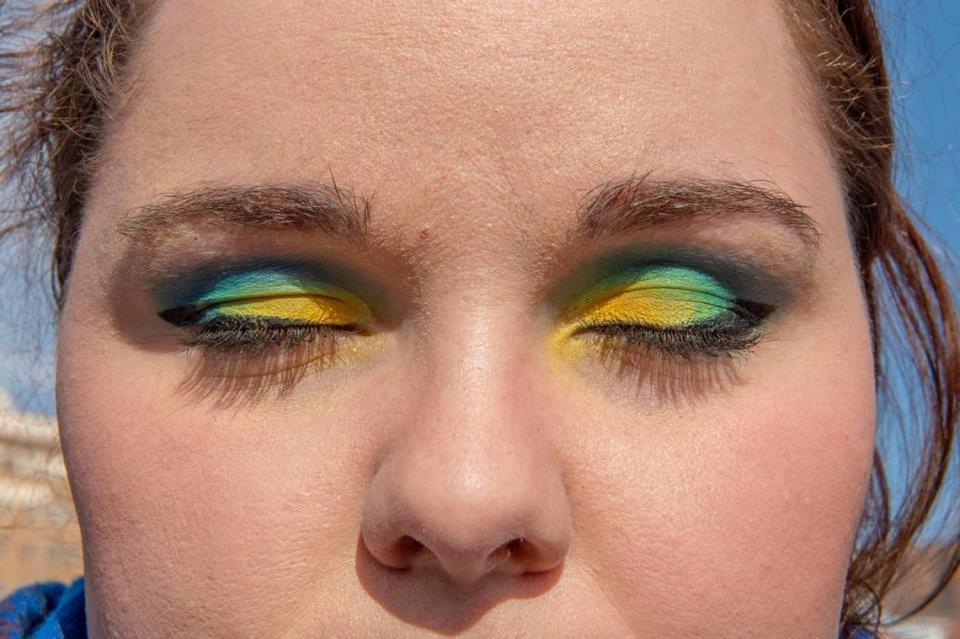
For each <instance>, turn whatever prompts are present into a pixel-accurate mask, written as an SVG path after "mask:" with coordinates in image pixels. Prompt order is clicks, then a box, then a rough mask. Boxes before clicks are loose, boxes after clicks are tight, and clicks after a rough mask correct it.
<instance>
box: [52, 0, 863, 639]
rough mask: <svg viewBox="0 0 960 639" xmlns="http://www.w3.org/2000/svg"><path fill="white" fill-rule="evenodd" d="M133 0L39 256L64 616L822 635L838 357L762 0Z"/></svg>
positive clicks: (239, 627)
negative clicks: (707, 1)
mask: <svg viewBox="0 0 960 639" xmlns="http://www.w3.org/2000/svg"><path fill="white" fill-rule="evenodd" d="M703 7H704V5H703V4H702V3H700V2H696V1H694V0H690V1H683V2H670V3H661V2H639V1H638V2H632V3H627V4H624V3H619V2H610V3H606V4H604V5H603V6H601V5H600V4H597V3H587V4H584V3H579V2H576V3H567V4H566V5H565V6H563V7H560V6H557V5H551V8H550V10H546V9H544V8H543V7H542V6H541V5H539V4H535V3H534V4H531V3H514V4H510V5H509V6H497V7H492V6H489V7H488V6H485V5H483V4H482V3H481V4H477V3H460V4H448V3H416V2H405V3H397V4H394V3H376V7H375V8H369V9H368V8H363V7H362V6H358V5H357V3H354V2H344V3H335V2H323V3H316V2H282V3H278V2H273V1H270V0H262V1H261V0H257V1H253V0H248V1H245V2H226V1H223V2H201V3H189V2H173V1H169V2H163V3H161V4H160V6H159V7H158V8H157V10H156V13H155V15H154V16H153V17H152V19H151V20H150V22H149V24H148V27H147V29H146V30H145V31H144V32H143V33H142V34H140V35H139V36H138V38H139V39H138V41H137V48H136V51H135V54H134V56H133V59H132V62H131V65H130V66H129V68H128V75H129V78H130V86H129V88H128V90H127V91H126V92H125V94H124V98H123V99H122V100H121V101H120V103H119V104H118V105H117V108H116V110H115V113H114V117H113V118H112V119H111V120H110V122H109V127H108V128H109V133H108V136H107V137H106V143H105V146H104V148H103V152H102V154H101V156H100V158H99V165H98V170H97V172H96V175H95V180H94V185H93V189H92V192H91V194H90V196H89V199H88V206H87V210H86V219H85V223H84V226H83V230H82V233H81V236H80V238H79V242H78V245H77V252H76V261H75V266H74V270H73V273H72V275H71V278H70V281H69V290H68V294H67V300H66V306H65V308H64V312H63V318H62V324H61V330H60V342H59V380H58V397H59V410H60V413H59V416H60V423H61V429H62V437H63V444H64V448H65V453H66V458H67V463H68V467H69V471H70V477H71V480H72V485H73V489H74V497H75V499H76V502H77V506H78V511H79V515H80V523H81V526H82V530H83V533H84V556H85V560H86V574H87V598H88V599H87V601H88V603H87V605H88V613H89V616H90V624H91V631H92V633H93V636H94V637H114V636H115V637H161V636H171V637H183V636H191V637H320V636H323V637H360V636H364V637H373V636H384V637H400V636H427V635H431V634H433V633H439V634H442V635H453V634H460V633H462V634H463V635H466V636H483V637H504V636H511V637H513V636H516V637H625V636H636V637H772V636H777V637H802V638H809V637H830V636H831V634H834V635H835V633H836V630H837V623H838V617H839V607H840V602H841V596H842V591H843V586H844V577H845V572H846V568H847V562H848V559H849V557H850V553H851V549H852V545H853V543H854V536H855V531H856V528H857V523H858V518H859V516H860V512H861V507H862V503H863V500H864V493H865V488H866V484H867V478H868V474H869V468H870V462H871V455H872V441H873V425H874V395H873V373H872V358H871V350H870V339H869V328H868V321H867V316H866V312H865V304H864V300H863V297H862V293H861V290H860V288H859V285H858V277H857V268H856V266H855V263H854V258H853V255H852V251H851V248H850V244H849V239H848V232H847V229H846V226H845V222H844V204H843V194H842V192H841V188H840V186H839V183H838V178H837V174H836V171H835V168H834V166H833V165H832V161H831V155H830V152H829V149H828V147H827V145H826V143H825V141H824V137H823V136H822V134H821V132H820V129H819V128H818V125H817V118H818V117H819V115H818V114H817V113H816V112H815V108H816V107H815V105H816V104H817V102H816V98H815V95H814V93H813V92H812V91H811V90H810V89H809V87H808V85H807V80H806V79H805V76H804V75H803V71H802V69H803V64H802V56H803V55H807V54H805V53H798V52H797V51H796V50H794V49H793V48H792V43H791V39H790V36H789V32H788V27H787V25H786V23H785V20H784V18H783V16H782V15H781V14H780V12H779V10H778V8H777V4H776V3H774V2H765V3H760V2H754V1H752V0H729V1H724V2H722V3H717V4H711V7H710V9H709V10H704V8H703Z"/></svg>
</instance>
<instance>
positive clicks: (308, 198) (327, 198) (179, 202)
mask: <svg viewBox="0 0 960 639" xmlns="http://www.w3.org/2000/svg"><path fill="white" fill-rule="evenodd" d="M197 223H214V224H217V223H219V224H226V225H236V226H245V227H251V228H258V229H270V230H298V231H315V232H320V233H326V234H329V235H334V236H338V237H342V238H344V239H347V240H357V241H359V240H363V239H364V237H365V236H366V234H367V227H368V226H369V223H370V202H369V200H367V199H366V198H364V197H363V196H362V195H359V194H356V193H354V192H353V191H351V190H349V189H345V188H341V187H339V186H337V183H336V182H335V181H332V182H331V183H330V184H320V183H314V184H310V185H283V184H281V185H254V186H217V185H209V184H207V185H201V186H200V187H197V188H195V189H192V190H189V191H183V192H177V193H170V194H167V195H165V196H163V197H162V198H161V199H160V200H159V201H158V202H155V203H152V204H147V205H145V206H141V207H139V208H136V209H134V210H133V211H131V212H130V213H129V214H128V215H126V216H125V217H124V218H123V219H122V220H121V221H120V222H119V223H118V224H117V232H118V233H120V234H121V235H124V236H126V237H128V238H130V239H132V240H134V241H140V242H148V243H149V242H152V241H154V240H156V239H158V238H159V237H161V236H163V235H164V234H166V233H169V232H172V231H175V230H177V229H178V228H180V227H183V226H185V225H190V224H197Z"/></svg>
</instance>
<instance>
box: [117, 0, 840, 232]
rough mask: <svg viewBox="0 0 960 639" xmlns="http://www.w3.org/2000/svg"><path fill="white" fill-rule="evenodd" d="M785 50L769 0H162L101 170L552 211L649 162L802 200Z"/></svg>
mask: <svg viewBox="0 0 960 639" xmlns="http://www.w3.org/2000/svg"><path fill="white" fill-rule="evenodd" d="M796 55H797V54H796V53H795V52H793V50H792V47H791V43H790V39H789V37H788V34H787V29H786V27H785V24H784V19H783V16H782V15H781V13H780V12H779V11H778V9H777V8H776V5H775V3H774V2H772V1H771V2H755V1H752V0H717V2H714V3H711V5H710V10H709V11H705V10H704V5H703V4H702V3H701V2H699V0H677V1H674V2H669V3H663V2H646V1H637V2H630V3H621V2H609V3H604V2H590V3H569V4H567V5H561V4H558V3H551V4H550V5H549V9H548V8H545V6H543V5H540V4H538V3H520V2H511V3H508V2H503V3H435V2H400V3H390V2H385V3H369V4H368V5H366V6H363V3H353V2H343V3H339V2H319V3H318V2H297V1H296V0H291V1H289V2H281V3H278V2H274V1H272V0H246V1H245V2H242V3H236V2H226V1H222V2H218V1H210V2H202V3H192V2H179V1H173V0H171V1H167V2H161V3H160V5H159V6H158V7H157V9H156V11H155V14H154V15H153V17H152V19H151V20H150V22H149V28H148V29H147V30H146V32H145V33H144V35H143V37H142V39H141V41H140V43H139V47H138V49H137V51H136V54H135V56H134V63H133V64H132V65H131V66H132V68H131V77H132V78H133V84H132V89H131V91H130V93H129V102H128V104H127V105H126V106H125V107H124V108H123V109H122V110H121V111H120V117H118V118H117V119H116V121H115V126H114V129H113V131H112V135H111V136H110V138H109V140H110V143H109V144H108V145H107V152H106V153H105V154H104V156H105V158H106V160H107V162H106V164H107V166H108V167H109V171H108V172H106V173H107V175H109V178H108V180H107V181H108V182H110V183H112V185H113V186H114V187H115V188H114V189H112V192H113V193H114V194H115V195H116V194H122V195H121V196H120V199H123V197H126V198H128V199H131V200H134V199H135V200H142V199H149V198H151V197H155V196H157V195H159V194H161V193H164V192H166V191H170V190H172V189H175V188H178V187H181V186H183V185H184V184H193V183H196V182H197V181H198V180H200V179H202V180H206V181H236V180H254V181H258V182H262V181H270V180H284V181H289V180H297V179H305V180H313V179H327V178H329V176H330V174H331V173H333V174H334V175H335V176H336V179H337V180H338V181H340V182H342V183H346V184H348V185H350V186H354V187H356V188H359V189H361V190H363V191H365V192H366V191H373V192H376V193H378V194H383V195H385V196H386V197H387V199H390V197H391V194H395V193H398V192H399V191H403V192H404V197H405V198H406V202H407V203H408V204H409V205H410V206H411V207H412V208H415V209H417V210H419V211H424V210H428V209H430V208H431V207H432V206H441V205H442V206H444V207H449V206H451V205H453V206H459V205H469V206H471V207H472V210H473V211H474V212H479V211H481V210H482V209H483V208H484V207H487V208H489V209H490V211H489V215H493V216H496V215H500V214H502V213H503V210H504V207H502V206H499V204H500V203H502V202H506V201H508V199H509V198H510V196H514V195H517V194H521V195H522V196H526V195H529V196H530V197H535V198H540V200H539V201H538V202H537V205H536V206H535V208H537V209H544V210H549V209H550V208H551V206H552V205H553V204H556V205H557V207H559V206H560V201H561V200H564V199H565V198H568V197H569V196H570V194H571V193H572V192H574V191H576V190H577V189H583V188H586V187H589V186H591V185H593V184H594V183H596V182H597V181H600V180H604V179H610V178H611V177H617V176H622V175H624V174H630V173H636V172H640V173H643V172H647V171H658V172H667V173H670V172H688V173H693V174H705V175H712V176H725V177H733V178H737V179H769V180H772V181H773V182H775V183H776V184H777V186H779V187H780V188H782V189H785V190H787V191H788V192H793V193H798V192H799V197H798V198H797V199H799V200H800V201H803V202H804V203H809V202H810V199H811V198H814V199H816V195H815V194H810V193H807V192H805V191H806V188H807V186H808V185H809V184H811V183H823V182H824V181H825V180H826V181H829V174H830V166H829V162H828V161H827V160H826V156H827V154H826V153H825V152H824V149H823V144H822V142H821V140H820V137H819V136H818V135H817V134H816V130H817V127H816V126H815V124H814V122H813V119H812V117H811V115H810V110H809V109H807V108H805V105H806V104H807V103H808V102H809V100H807V99H806V97H805V92H804V82H803V81H802V80H801V74H800V72H799V71H798V68H799V64H797V60H796ZM478 196H482V197H478ZM116 199H117V197H114V200H116ZM521 199H522V198H521ZM551 199H556V202H553V201H551ZM117 203H118V204H120V202H117ZM138 203H140V202H138V201H137V202H135V201H129V202H123V204H124V205H134V204H138ZM513 213H514V214H515V211H513ZM514 217H515V215H514ZM547 222H548V223H549V220H548V221H547Z"/></svg>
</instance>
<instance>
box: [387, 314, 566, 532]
mask: <svg viewBox="0 0 960 639" xmlns="http://www.w3.org/2000/svg"><path fill="white" fill-rule="evenodd" d="M487 310H488V309H474V310H472V311H471V312H469V313H465V314H466V315H468V318H467V319H466V320H465V321H462V322H459V323H456V324H455V325H454V323H451V324H448V325H447V326H446V327H444V328H439V329H438V330H437V331H436V333H435V336H434V340H435V343H434V345H432V346H431V348H430V349H429V350H430V352H431V360H432V366H431V367H430V373H429V383H428V384H426V385H425V388H424V390H423V395H422V396H421V397H420V398H419V402H418V406H417V410H416V412H415V417H414V418H413V420H412V423H410V424H407V425H405V427H406V430H407V433H406V435H407V436H406V437H405V438H404V440H405V441H404V442H403V444H402V445H401V447H400V448H399V449H398V451H397V453H398V455H397V456H396V459H395V463H398V464H403V466H404V468H403V469H402V470H400V471H399V472H400V474H401V476H402V477H403V481H405V482H409V484H408V485H407V486H406V490H407V491H409V492H410V493H411V494H412V493H422V494H424V496H425V497H426V496H429V500H427V499H425V500H424V503H422V504H419V505H418V508H421V509H425V512H424V513H422V514H424V515H430V513H429V512H428V511H429V509H430V508H431V505H430V504H433V505H435V506H436V507H437V510H438V513H437V514H438V515H439V514H440V513H446V514H447V515H450V514H452V513H457V516H458V518H459V520H460V522H461V523H462V525H461V526H458V527H457V529H458V530H459V532H460V533H461V534H462V535H464V536H466V537H469V536H480V537H482V536H485V534H487V533H490V532H491V531H488V530H484V529H485V528H490V527H497V528H502V529H503V531H502V532H503V534H508V533H511V532H512V533H513V534H515V535H517V536H520V535H522V534H523V530H522V529H523V527H524V524H523V522H522V521H521V520H522V519H523V518H524V515H523V512H524V509H525V505H524V502H525V501H526V500H528V499H530V498H531V496H530V493H531V492H533V491H534V490H535V485H536V484H538V483H540V482H542V481H543V478H544V476H545V475H544V472H545V467H546V466H548V465H549V464H550V463H551V454H550V450H549V448H550V446H549V442H548V441H547V439H546V437H545V436H544V429H543V428H542V427H541V426H540V425H539V424H537V423H536V422H537V420H538V415H537V412H538V411H537V410H536V405H537V403H538V399H537V398H536V397H533V396H531V394H530V393H529V392H525V389H523V388H522V387H523V386H524V384H523V378H525V377H526V375H527V371H524V370H523V367H522V365H521V363H520V360H521V359H523V357H522V355H521V353H522V350H523V349H524V345H523V343H522V340H521V339H517V337H516V332H515V331H514V330H512V327H513V326H515V321H516V320H515V319H514V318H513V317H512V314H511V313H509V312H504V310H503V309H502V307H501V309H499V311H498V312H486V311H487ZM494 511H496V512H494ZM508 529H509V530H508ZM451 541H452V540H451ZM463 541H464V545H470V543H469V541H468V540H466V539H464V540H463Z"/></svg>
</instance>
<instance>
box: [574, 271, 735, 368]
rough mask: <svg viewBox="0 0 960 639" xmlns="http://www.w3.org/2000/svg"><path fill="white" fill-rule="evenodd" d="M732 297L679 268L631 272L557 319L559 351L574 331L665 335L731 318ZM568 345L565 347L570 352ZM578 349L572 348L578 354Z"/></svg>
mask: <svg viewBox="0 0 960 639" xmlns="http://www.w3.org/2000/svg"><path fill="white" fill-rule="evenodd" d="M735 304H736V299H735V296H734V295H733V294H732V293H730V291H728V290H727V288H726V287H724V286H723V285H722V284H720V283H719V282H718V281H717V280H716V279H714V278H713V277H711V276H709V275H707V274H706V273H703V272H700V271H697V270H694V269H690V268H685V267H681V266H651V267H644V268H640V269H632V270H629V271H627V272H624V273H621V274H618V275H617V276H614V277H612V278H609V279H607V280H605V281H603V282H601V283H599V284H598V285H596V286H594V287H593V288H591V289H590V290H589V291H587V293H586V294H585V295H583V296H582V297H581V298H580V299H579V300H577V301H576V302H574V303H573V304H572V305H571V306H570V308H569V309H568V310H567V311H566V312H565V313H564V314H563V315H562V316H561V322H560V326H559V328H558V331H557V332H556V334H555V337H556V341H557V345H558V346H559V345H561V343H563V342H568V341H576V340H566V339H565V338H567V337H570V336H572V335H573V334H575V333H577V332H578V331H580V330H582V329H585V328H590V327H597V326H610V325H632V326H645V327H649V328H653V329H661V330H669V329H678V328H683V327H684V326H690V325H694V324H698V323H703V322H707V321H710V320H717V319H722V318H724V317H727V316H729V314H730V313H731V312H732V308H733V307H734V306H735ZM572 346H573V345H572V344H563V350H564V351H565V352H569V349H570V348H571V347H572ZM580 346H582V345H578V347H577V348H576V350H577V351H578V352H579V351H580V350H581V349H580Z"/></svg>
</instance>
